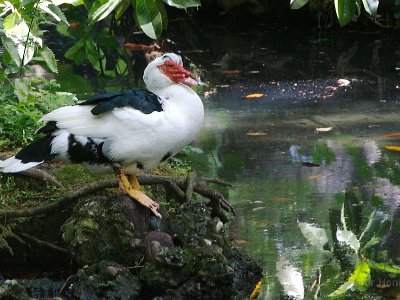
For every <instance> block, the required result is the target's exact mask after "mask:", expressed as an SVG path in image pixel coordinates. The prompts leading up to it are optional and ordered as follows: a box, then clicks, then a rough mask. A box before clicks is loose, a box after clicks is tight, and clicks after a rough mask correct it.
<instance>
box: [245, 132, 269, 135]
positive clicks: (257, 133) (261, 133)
mask: <svg viewBox="0 0 400 300" xmlns="http://www.w3.org/2000/svg"><path fill="white" fill-rule="evenodd" d="M246 135H248V136H265V135H267V134H266V133H265V132H261V131H256V132H254V131H250V132H248V133H246Z"/></svg>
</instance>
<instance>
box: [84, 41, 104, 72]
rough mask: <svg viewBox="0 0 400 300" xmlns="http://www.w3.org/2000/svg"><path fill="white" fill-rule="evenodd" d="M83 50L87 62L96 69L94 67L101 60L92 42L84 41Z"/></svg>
mask: <svg viewBox="0 0 400 300" xmlns="http://www.w3.org/2000/svg"><path fill="white" fill-rule="evenodd" d="M85 49H86V56H87V58H88V60H89V62H90V63H91V64H92V66H93V67H94V68H96V66H97V65H98V64H99V59H101V56H100V53H99V51H98V50H97V48H96V45H95V43H94V42H93V40H87V41H86V43H85Z"/></svg>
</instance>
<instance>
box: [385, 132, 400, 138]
mask: <svg viewBox="0 0 400 300" xmlns="http://www.w3.org/2000/svg"><path fill="white" fill-rule="evenodd" d="M383 136H386V137H400V132H393V133H386V134H384V135H383Z"/></svg>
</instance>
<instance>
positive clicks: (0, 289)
mask: <svg viewBox="0 0 400 300" xmlns="http://www.w3.org/2000/svg"><path fill="white" fill-rule="evenodd" d="M0 299H7V300H14V299H15V300H30V299H33V298H31V297H29V296H28V293H27V292H26V289H25V287H24V286H23V285H21V284H20V283H18V282H17V281H16V280H14V279H13V280H5V281H4V282H2V283H0Z"/></svg>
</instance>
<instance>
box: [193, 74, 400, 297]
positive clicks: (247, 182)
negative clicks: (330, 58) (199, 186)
mask: <svg viewBox="0 0 400 300" xmlns="http://www.w3.org/2000/svg"><path fill="white" fill-rule="evenodd" d="M338 79H339V78H337V77H330V78H329V79H319V80H308V81H297V82H296V81H269V82H261V83H260V82H246V83H244V84H234V85H230V86H225V87H220V88H218V89H217V90H216V93H214V94H211V95H209V96H208V97H207V98H206V99H205V104H206V108H207V112H206V121H205V128H204V131H203V133H202V135H201V138H200V140H199V143H200V144H201V148H202V149H204V153H203V154H193V155H192V157H191V160H192V163H193V165H194V168H195V169H197V170H199V171H200V172H202V173H203V174H206V175H207V176H219V177H220V178H223V179H226V180H228V181H230V182H231V183H233V184H234V187H233V188H232V189H230V190H229V191H225V192H226V193H228V194H229V195H228V196H229V199H230V201H231V202H232V204H233V205H234V206H235V208H236V210H237V215H236V216H235V217H234V219H233V221H232V222H231V225H230V229H229V230H230V232H231V236H232V238H233V239H234V240H235V242H236V244H237V245H238V246H239V247H242V248H244V249H245V250H246V251H247V252H248V253H249V254H250V255H251V256H253V257H255V258H256V259H258V261H260V263H261V264H262V265H263V267H264V270H265V272H266V282H267V283H266V284H265V291H264V294H263V299H276V298H277V297H278V296H277V295H281V294H282V293H283V294H285V292H286V294H287V295H291V296H292V297H294V298H296V299H302V298H303V296H304V293H305V292H306V291H307V290H308V291H311V292H310V293H311V294H312V295H317V294H319V293H320V295H322V296H321V297H322V298H321V299H324V298H326V297H327V295H328V294H330V293H332V292H333V291H334V290H335V289H336V288H337V287H338V286H339V285H340V284H341V283H343V282H345V281H346V278H347V277H343V278H341V279H336V280H337V282H336V283H333V284H331V286H329V287H326V286H325V287H324V285H321V286H320V284H321V277H322V278H323V277H324V276H326V272H328V273H329V272H331V273H332V274H336V273H338V272H340V267H339V265H340V263H337V265H335V266H329V267H328V271H326V270H325V271H321V270H322V269H321V268H322V267H323V266H324V265H325V264H328V262H330V261H332V251H334V250H333V248H332V247H333V245H334V242H335V240H336V239H337V236H336V234H334V235H332V232H333V231H332V224H334V222H333V221H332V220H333V219H334V218H337V219H338V220H339V221H338V222H339V223H338V224H341V223H340V210H341V208H342V205H343V201H345V200H344V197H345V191H351V193H355V194H356V195H357V196H356V197H358V200H357V201H358V202H359V203H358V202H357V206H360V212H361V210H362V217H361V219H360V222H361V223H362V226H361V227H360V228H359V230H361V228H364V227H365V226H366V223H367V222H368V220H369V218H370V219H371V220H372V218H373V217H369V216H371V212H373V211H374V209H378V210H379V211H382V214H383V215H384V216H386V213H387V214H388V215H389V216H391V215H392V214H394V213H395V211H396V210H397V209H398V204H399V203H400V196H399V195H400V187H399V185H398V184H399V183H400V171H399V170H398V169H399V166H398V155H397V154H396V153H393V152H390V151H388V150H385V149H384V146H385V145H388V144H396V143H397V144H399V145H400V140H396V139H389V138H387V137H384V134H386V133H389V132H396V131H400V122H399V120H400V103H399V100H400V96H399V94H400V93H399V91H400V90H398V87H396V82H386V84H387V87H388V88H387V89H385V88H382V87H380V88H379V89H378V90H374V89H372V88H371V85H370V82H369V81H368V80H366V79H365V78H363V79H362V78H358V77H357V76H355V75H353V76H352V77H349V78H348V79H349V84H348V85H345V86H341V84H340V82H339V81H338ZM397 84H398V83H397ZM252 93H258V94H262V96H261V97H258V98H246V95H249V94H252ZM317 128H323V129H324V130H320V131H319V132H318V130H316V129H317ZM325 129H326V130H325ZM324 131H326V132H324ZM373 216H375V215H373ZM371 222H372V221H371ZM299 224H309V227H308V228H317V229H318V230H323V231H324V232H325V233H326V236H327V237H328V239H329V244H326V246H325V248H323V249H322V248H321V249H319V251H316V249H315V245H314V246H313V245H312V243H311V244H310V241H309V239H308V238H306V237H305V234H304V232H303V230H302V229H301V226H299ZM307 226H308V225H307ZM359 226H360V225H359ZM339 227H340V226H339ZM340 234H342V232H341V233H340ZM391 234H393V232H392V233H391ZM357 238H360V233H359V235H358V236H357ZM336 242H337V240H336ZM374 243H375V245H374V246H376V245H377V244H380V245H379V246H380V247H381V248H380V249H381V250H382V247H385V243H384V241H383V240H378V239H376V241H375V240H374ZM368 247H369V246H368ZM391 247H392V248H396V249H398V248H399V247H398V245H397V246H391ZM371 248H373V247H372V246H371ZM387 250H389V256H390V255H391V256H392V257H393V256H396V257H397V256H398V255H397V254H393V252H392V253H391V252H390V250H391V249H387ZM356 266H357V267H359V268H361V267H362V266H364V265H363V263H359V264H356ZM352 271H353V270H349V272H350V273H349V274H347V275H350V274H351V272H352ZM323 272H325V273H323ZM288 276H289V277H292V278H294V279H296V280H294V281H290V280H289V281H288V280H286V279H284V278H287V277H288ZM282 278H283V279H282ZM285 281H286V282H287V284H284V283H283V282H285ZM279 282H281V283H280V284H279ZM293 282H298V284H297V286H296V284H294V283H293ZM293 284H294V286H291V285H293ZM303 284H304V286H305V287H306V289H304V287H303ZM288 285H289V286H288ZM316 286H318V289H317V288H316ZM311 287H312V288H311ZM349 288H350V286H349ZM291 293H292V294H291ZM293 293H297V294H296V296H293V295H294V294H293ZM324 293H325V294H324ZM308 297H310V295H308Z"/></svg>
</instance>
